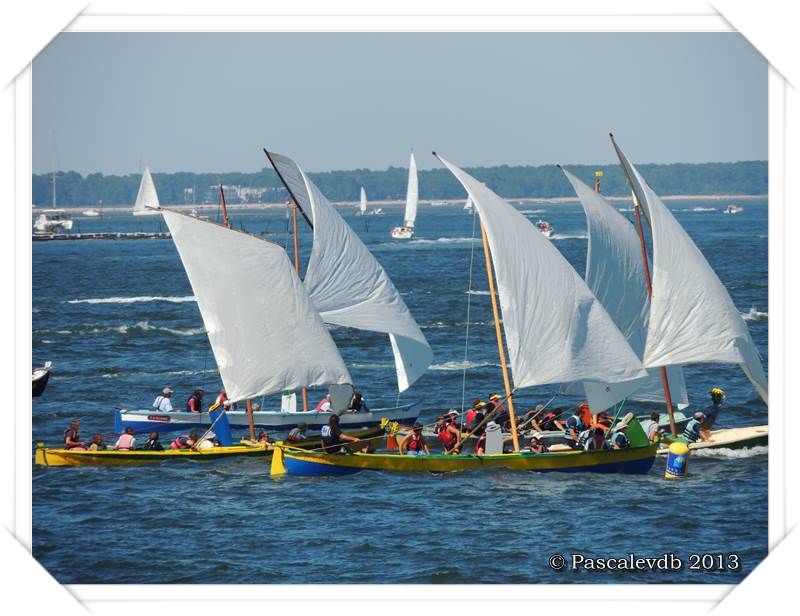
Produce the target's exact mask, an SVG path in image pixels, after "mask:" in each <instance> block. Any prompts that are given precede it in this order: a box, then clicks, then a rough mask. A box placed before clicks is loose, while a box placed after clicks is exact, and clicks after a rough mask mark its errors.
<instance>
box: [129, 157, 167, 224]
mask: <svg viewBox="0 0 800 616" xmlns="http://www.w3.org/2000/svg"><path fill="white" fill-rule="evenodd" d="M160 207H161V204H160V203H159V202H158V193H157V192H156V185H155V184H153V177H152V176H151V175H150V169H149V168H147V167H145V168H144V173H142V181H141V182H140V183H139V193H138V194H137V195H136V203H134V205H133V214H134V216H152V215H154V214H158V212H157V211H156V210H158V209H159V208H160ZM153 208H155V209H153Z"/></svg>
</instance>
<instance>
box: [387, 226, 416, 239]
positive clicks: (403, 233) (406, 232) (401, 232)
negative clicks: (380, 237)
mask: <svg viewBox="0 0 800 616" xmlns="http://www.w3.org/2000/svg"><path fill="white" fill-rule="evenodd" d="M389 235H391V236H392V237H393V238H394V239H396V240H410V239H411V238H412V237H414V229H411V228H409V227H394V228H393V229H392V230H391V231H390V232H389Z"/></svg>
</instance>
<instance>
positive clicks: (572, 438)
mask: <svg viewBox="0 0 800 616" xmlns="http://www.w3.org/2000/svg"><path fill="white" fill-rule="evenodd" d="M587 428H588V426H587V425H586V424H584V423H583V410H582V409H581V407H580V406H578V408H576V409H575V412H574V413H573V414H572V415H570V417H569V419H567V425H566V426H565V428H564V438H565V439H566V440H567V445H569V446H570V447H572V448H573V449H580V445H579V444H578V441H580V437H581V432H583V431H584V430H586V429H587Z"/></svg>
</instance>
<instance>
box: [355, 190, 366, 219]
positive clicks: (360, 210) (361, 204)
mask: <svg viewBox="0 0 800 616" xmlns="http://www.w3.org/2000/svg"><path fill="white" fill-rule="evenodd" d="M366 214H367V191H366V190H364V187H363V186H362V187H361V200H360V201H359V204H358V211H356V216H366Z"/></svg>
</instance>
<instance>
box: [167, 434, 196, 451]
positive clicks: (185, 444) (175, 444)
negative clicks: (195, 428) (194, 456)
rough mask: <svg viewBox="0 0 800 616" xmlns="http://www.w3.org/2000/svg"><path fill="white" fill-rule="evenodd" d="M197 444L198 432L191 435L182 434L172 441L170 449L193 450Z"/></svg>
mask: <svg viewBox="0 0 800 616" xmlns="http://www.w3.org/2000/svg"><path fill="white" fill-rule="evenodd" d="M196 442H197V432H192V433H191V434H181V435H180V436H179V437H178V438H176V439H175V440H174V441H172V445H170V449H191V448H192V447H193V446H194V444H195V443H196Z"/></svg>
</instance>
